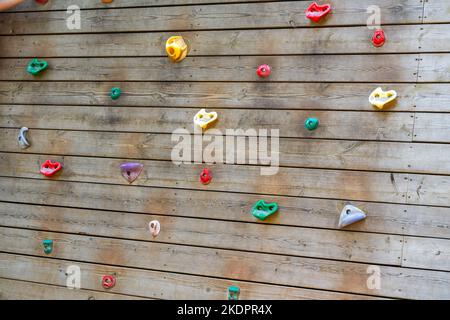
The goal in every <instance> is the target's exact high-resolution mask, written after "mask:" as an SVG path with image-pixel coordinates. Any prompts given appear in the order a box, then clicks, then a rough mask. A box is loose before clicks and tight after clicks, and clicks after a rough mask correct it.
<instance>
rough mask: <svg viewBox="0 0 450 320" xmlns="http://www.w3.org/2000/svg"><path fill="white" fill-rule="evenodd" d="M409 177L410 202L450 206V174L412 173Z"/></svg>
mask: <svg viewBox="0 0 450 320" xmlns="http://www.w3.org/2000/svg"><path fill="white" fill-rule="evenodd" d="M446 156H448V154H446ZM409 179H410V182H409V185H408V202H409V203H417V204H428V205H436V206H446V207H450V176H439V175H430V176H420V175H410V176H409ZM449 210H450V209H449Z"/></svg>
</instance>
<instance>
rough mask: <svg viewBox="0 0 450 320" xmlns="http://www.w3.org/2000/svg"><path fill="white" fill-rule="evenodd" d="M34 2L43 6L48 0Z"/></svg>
mask: <svg viewBox="0 0 450 320" xmlns="http://www.w3.org/2000/svg"><path fill="white" fill-rule="evenodd" d="M36 2H37V3H39V4H42V5H44V4H46V3H47V2H48V0H36Z"/></svg>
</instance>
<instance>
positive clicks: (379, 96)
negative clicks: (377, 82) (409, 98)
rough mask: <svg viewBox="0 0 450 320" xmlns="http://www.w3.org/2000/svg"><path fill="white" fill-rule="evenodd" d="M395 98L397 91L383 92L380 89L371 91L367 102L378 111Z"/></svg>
mask: <svg viewBox="0 0 450 320" xmlns="http://www.w3.org/2000/svg"><path fill="white" fill-rule="evenodd" d="M396 98H397V91H395V90H389V91H383V89H381V88H380V87H378V88H376V89H375V90H373V91H372V93H371V94H370V96H369V102H370V103H371V104H373V105H374V106H376V107H377V108H378V109H383V107H384V106H385V105H387V104H388V103H390V102H392V101H394V100H395V99H396Z"/></svg>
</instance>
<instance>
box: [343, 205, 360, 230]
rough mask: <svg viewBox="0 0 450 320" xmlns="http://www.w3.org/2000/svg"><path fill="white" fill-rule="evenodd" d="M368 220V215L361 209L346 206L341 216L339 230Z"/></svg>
mask: <svg viewBox="0 0 450 320" xmlns="http://www.w3.org/2000/svg"><path fill="white" fill-rule="evenodd" d="M365 218H366V214H365V213H364V211H362V210H361V209H358V208H357V207H355V206H352V205H349V204H348V205H346V206H345V207H344V209H342V211H341V215H340V216H339V228H343V227H345V226H348V225H350V224H352V223H355V222H357V221H360V220H362V219H365Z"/></svg>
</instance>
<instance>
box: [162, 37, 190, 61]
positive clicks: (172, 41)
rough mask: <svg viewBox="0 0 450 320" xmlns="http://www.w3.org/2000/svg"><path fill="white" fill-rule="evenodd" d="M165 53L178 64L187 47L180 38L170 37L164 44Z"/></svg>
mask: <svg viewBox="0 0 450 320" xmlns="http://www.w3.org/2000/svg"><path fill="white" fill-rule="evenodd" d="M166 52H167V55H168V56H169V58H170V59H171V60H172V61H173V62H180V61H181V60H183V59H184V58H186V55H187V53H188V45H187V44H186V42H185V41H184V39H183V37H182V36H172V37H170V38H169V39H168V40H167V42H166Z"/></svg>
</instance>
